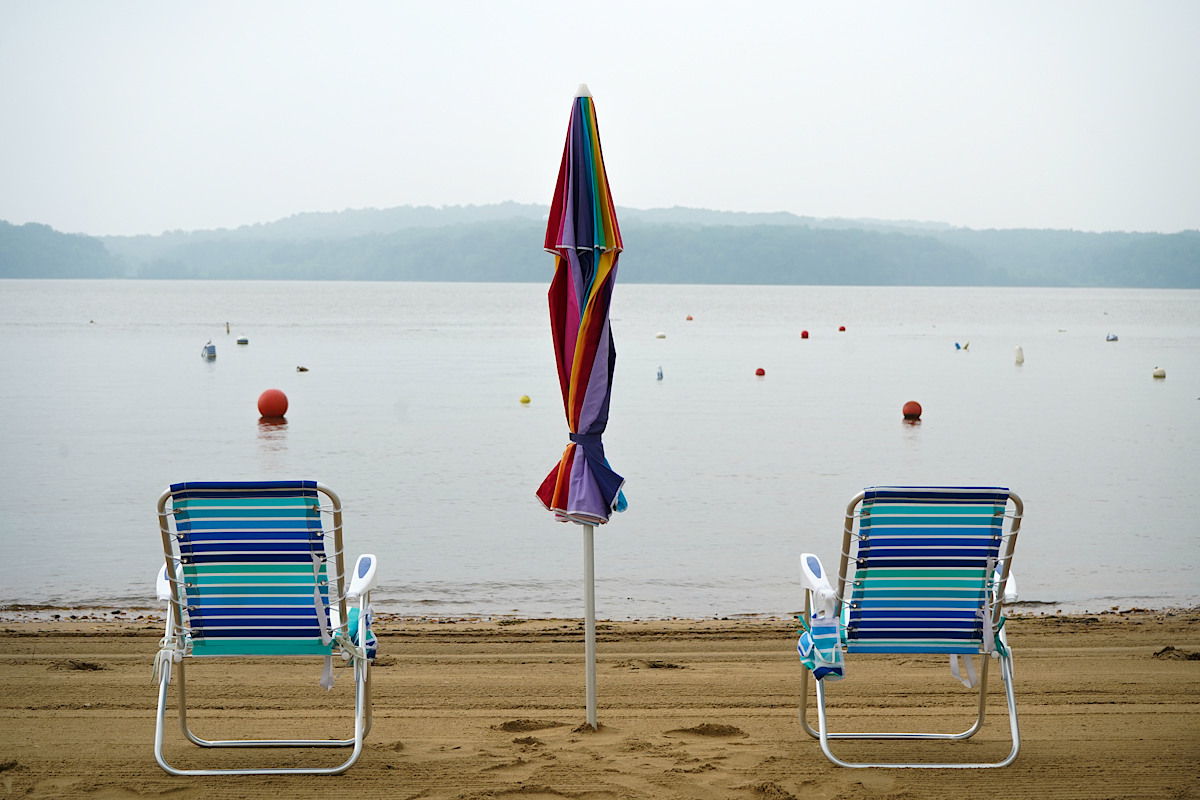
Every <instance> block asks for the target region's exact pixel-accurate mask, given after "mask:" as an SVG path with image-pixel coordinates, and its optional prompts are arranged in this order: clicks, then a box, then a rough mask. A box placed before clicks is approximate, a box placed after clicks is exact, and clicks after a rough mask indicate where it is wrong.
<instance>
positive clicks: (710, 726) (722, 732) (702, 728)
mask: <svg viewBox="0 0 1200 800" xmlns="http://www.w3.org/2000/svg"><path fill="white" fill-rule="evenodd" d="M672 734H688V735H691V736H713V737H733V736H736V737H738V738H741V739H745V738H747V737H748V736H749V735H750V734H748V733H746V732H745V731H744V730H742V729H741V728H735V727H734V726H733V725H721V724H718V723H715V722H702V723H700V724H699V725H697V726H696V727H694V728H676V729H674V730H670V731H667V732H666V735H668V736H670V735H672Z"/></svg>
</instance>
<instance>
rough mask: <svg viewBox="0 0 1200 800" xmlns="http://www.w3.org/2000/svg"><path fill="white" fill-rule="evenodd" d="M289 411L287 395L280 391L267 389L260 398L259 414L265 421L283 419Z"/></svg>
mask: <svg viewBox="0 0 1200 800" xmlns="http://www.w3.org/2000/svg"><path fill="white" fill-rule="evenodd" d="M287 410H288V399H287V395H286V394H284V393H283V392H281V391H279V390H278V389H267V390H266V391H265V392H263V393H262V394H260V395H259V396H258V413H259V414H261V415H262V416H263V417H264V418H265V419H282V418H283V415H284V414H286V413H287Z"/></svg>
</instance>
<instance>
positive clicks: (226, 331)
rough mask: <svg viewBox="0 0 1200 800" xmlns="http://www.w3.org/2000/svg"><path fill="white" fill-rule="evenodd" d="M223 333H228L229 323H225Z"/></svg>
mask: <svg viewBox="0 0 1200 800" xmlns="http://www.w3.org/2000/svg"><path fill="white" fill-rule="evenodd" d="M225 333H229V323H228V322H226V323H225Z"/></svg>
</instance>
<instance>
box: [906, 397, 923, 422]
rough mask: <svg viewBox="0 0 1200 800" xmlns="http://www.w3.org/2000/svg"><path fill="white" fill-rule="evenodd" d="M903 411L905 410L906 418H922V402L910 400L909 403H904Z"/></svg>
mask: <svg viewBox="0 0 1200 800" xmlns="http://www.w3.org/2000/svg"><path fill="white" fill-rule="evenodd" d="M903 412H904V418H905V419H920V418H921V404H920V403H918V402H917V401H916V400H909V401H908V402H907V403H905V404H904V409H903Z"/></svg>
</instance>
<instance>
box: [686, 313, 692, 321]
mask: <svg viewBox="0 0 1200 800" xmlns="http://www.w3.org/2000/svg"><path fill="white" fill-rule="evenodd" d="M687 321H688V322H691V321H692V315H691V314H688V315H687Z"/></svg>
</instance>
